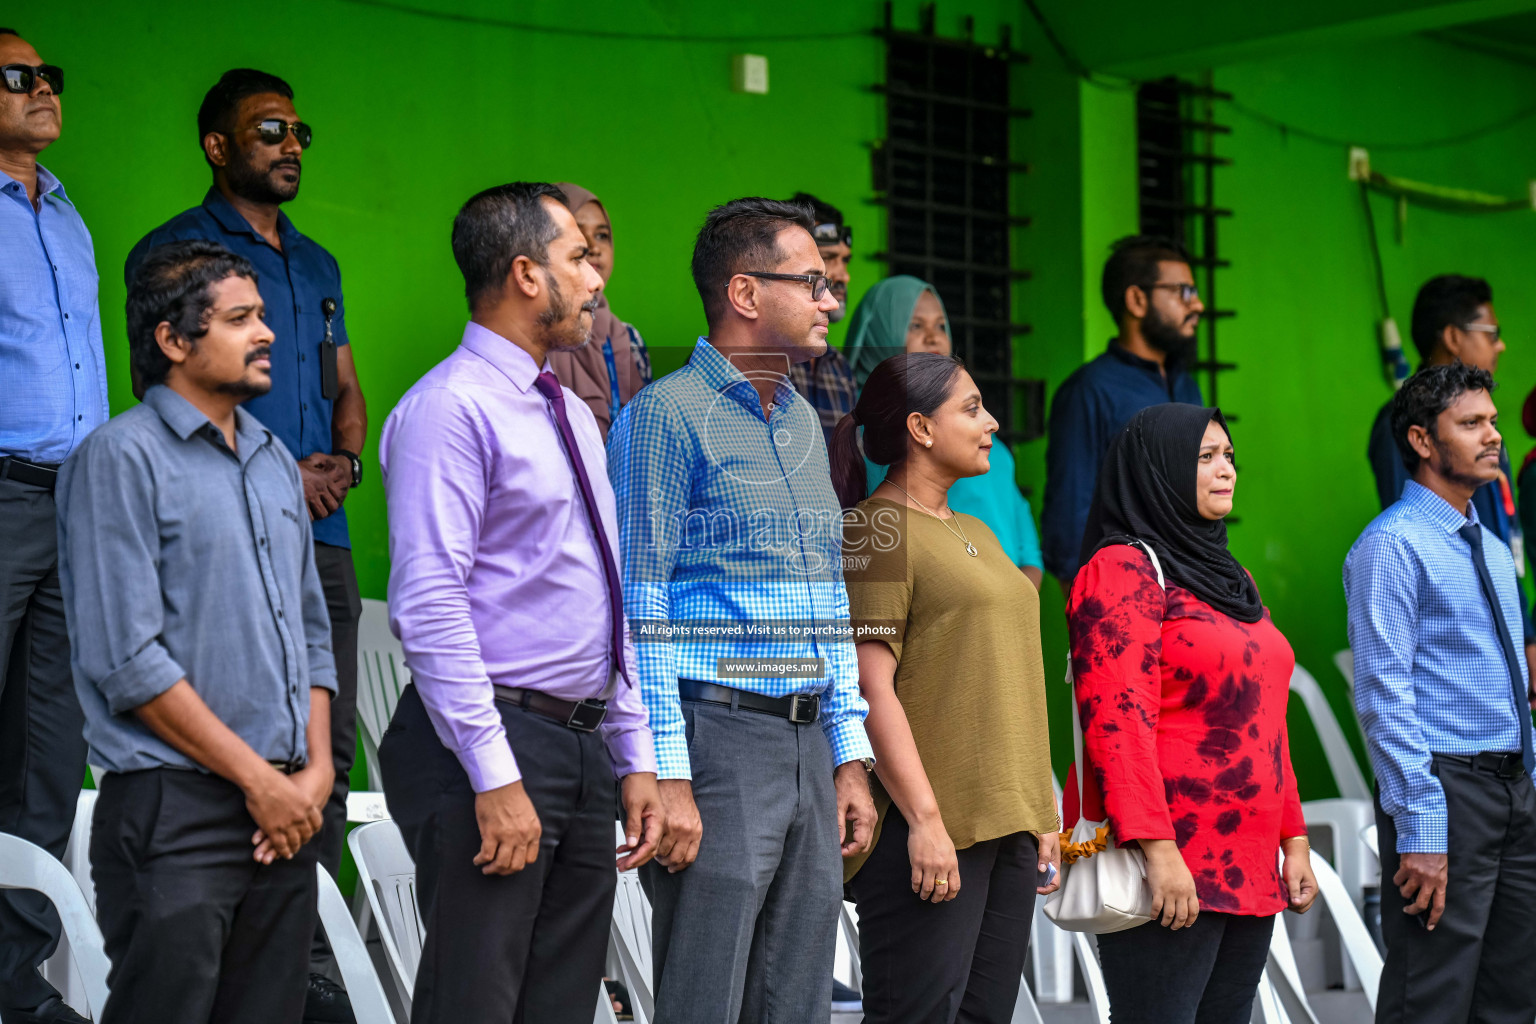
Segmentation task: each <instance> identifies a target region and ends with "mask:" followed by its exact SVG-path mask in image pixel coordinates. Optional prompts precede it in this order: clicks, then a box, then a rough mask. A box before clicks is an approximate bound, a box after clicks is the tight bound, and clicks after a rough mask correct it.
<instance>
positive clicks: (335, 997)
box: [6, 974, 357, 1024]
mask: <svg viewBox="0 0 1536 1024" xmlns="http://www.w3.org/2000/svg"><path fill="white" fill-rule="evenodd" d="M6 1024H10V1022H9V1021H7V1022H6ZM304 1024H357V1018H356V1017H355V1016H353V1014H352V1000H350V999H348V998H347V990H346V989H344V988H342V987H341V986H340V985H338V984H336V983H335V982H334V981H332V980H331V979H330V978H327V977H326V976H325V975H323V974H311V975H310V976H309V991H308V992H307V993H305V995H304Z"/></svg>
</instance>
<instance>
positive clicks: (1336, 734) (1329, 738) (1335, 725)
mask: <svg viewBox="0 0 1536 1024" xmlns="http://www.w3.org/2000/svg"><path fill="white" fill-rule="evenodd" d="M1291 692H1292V693H1294V694H1296V696H1298V697H1300V698H1301V703H1302V704H1303V705H1304V706H1305V707H1306V709H1307V716H1308V717H1309V718H1311V719H1312V728H1313V729H1316V730H1317V738H1318V740H1319V741H1320V742H1321V743H1322V745H1323V756H1324V757H1326V758H1327V759H1328V769H1329V771H1331V772H1332V773H1333V781H1334V784H1335V785H1337V786H1338V787H1339V795H1340V796H1341V797H1343V798H1345V799H1346V800H1370V799H1371V790H1370V787H1369V786H1367V785H1366V784H1365V776H1364V775H1363V774H1361V772H1360V762H1358V761H1356V760H1355V752H1354V751H1353V750H1352V749H1350V746H1349V740H1347V739H1345V738H1344V730H1343V729H1342V728H1341V727H1340V726H1339V720H1338V718H1337V717H1336V716H1335V715H1334V713H1333V706H1332V705H1331V704H1329V703H1328V698H1327V696H1325V695H1324V694H1323V688H1322V687H1321V686H1319V685H1318V684H1317V680H1316V679H1314V678H1312V673H1310V672H1308V671H1307V670H1306V669H1304V668H1302V667H1301V666H1300V665H1297V666H1296V671H1295V672H1293V673H1292V674H1291Z"/></svg>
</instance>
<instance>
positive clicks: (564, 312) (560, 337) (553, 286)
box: [539, 274, 598, 352]
mask: <svg viewBox="0 0 1536 1024" xmlns="http://www.w3.org/2000/svg"><path fill="white" fill-rule="evenodd" d="M545 280H546V281H548V282H549V308H548V309H546V310H544V312H542V313H540V314H539V326H540V327H542V328H543V329H544V340H545V341H546V342H548V343H549V351H551V352H573V351H575V350H576V349H579V348H581V347H582V346H583V345H585V344H586V343H587V342H588V341H589V340H590V339H591V337H592V328H591V326H590V324H589V325H588V326H587V327H582V326H581V313H580V312H578V313H577V315H576V316H575V317H572V316H571V312H572V308H573V306H574V305H575V304H574V303H573V302H572V301H571V300H569V299H567V298H566V297H565V293H564V292H562V291H561V290H560V283H559V282H558V281H556V280H555V278H554V275H553V274H546V275H545ZM597 303H598V300H597V297H596V296H594V297H593V298H592V299H591V301H589V302H586V303H583V304H582V306H581V311H582V312H586V313H590V314H592V315H593V316H594V317H595V316H596V315H597Z"/></svg>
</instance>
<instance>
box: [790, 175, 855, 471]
mask: <svg viewBox="0 0 1536 1024" xmlns="http://www.w3.org/2000/svg"><path fill="white" fill-rule="evenodd" d="M791 202H796V203H808V204H810V206H811V208H812V209H814V210H815V211H816V229H815V230H814V231H813V232H812V233H811V236H812V237H813V238H815V239H816V249H817V251H818V252H820V253H821V259H822V262H823V263H825V264H826V265H827V281H828V282H830V284H831V292H832V296H833V298H835V299H837V309H835V310H833V311H832V312H830V313H828V314H827V319H828V320H830V321H832V322H833V323H837V322H838V321H839V320H841V319H843V318H844V317H845V316H847V315H848V282H849V279H850V278H849V273H848V261H849V260H850V259H851V258H852V255H853V229H852V228H850V227H848V226H847V225H846V224H844V223H843V215H842V212H841V211H839V210H838V208H837V207H835V206H831V205H829V204H827V203H824V202H822V201H821V200H820V199H817V198H816V197H815V196H813V195H811V194H810V193H809V192H796V193H795V197H794V199H792V200H791ZM789 380H790V383H792V384H793V385H794V386H795V390H796V391H798V392H799V393H800V397H801V398H804V399H805V400H806V401H807V402H810V403H811V408H812V409H815V410H816V417H817V419H818V420H820V421H821V432H822V434H823V435H825V440H826V441H827V443H828V444H830V443H831V442H832V431H834V430H836V429H837V421H838V420H840V419H842V418H843V417H844V416H846V415H848V413H850V412H851V411H853V404H854V403H855V402H857V401H858V400H859V388H858V385H857V384H855V383H854V380H853V370H852V368H850V367H849V365H848V360H847V359H846V358H845V357H844V356H843V353H842V352H841V351H840V350H839V349H836V348H833V347H832V346H831V345H830V344H828V345H827V350H826V352H824V353H822V354H821V355H819V356H817V357H816V358H814V359H812V360H810V361H809V362H804V363H795V364H793V365H792V366H790V368H789Z"/></svg>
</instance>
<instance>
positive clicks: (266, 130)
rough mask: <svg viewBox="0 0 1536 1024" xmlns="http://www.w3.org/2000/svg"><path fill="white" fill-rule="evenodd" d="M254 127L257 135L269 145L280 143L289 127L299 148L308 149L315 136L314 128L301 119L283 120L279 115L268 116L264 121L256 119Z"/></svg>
mask: <svg viewBox="0 0 1536 1024" xmlns="http://www.w3.org/2000/svg"><path fill="white" fill-rule="evenodd" d="M254 127H255V128H256V134H257V136H258V137H259V138H260V139H261V141H262V142H265V143H266V144H267V145H269V146H280V145H282V142H283V139H284V138H285V137H286V136H287V135H288V132H289V130H290V129H292V131H293V137H294V138H296V139H298V140H299V148H300V149H308V148H309V144H310V143H311V142H313V141H314V137H315V133H314V130H313V129H312V128H310V127H309V125H307V124H305V123H304V122H303V121H284V120H283V119H282V118H280V117H269V118H267V119H266V120H265V121H257V122H256V124H255V126H254Z"/></svg>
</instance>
